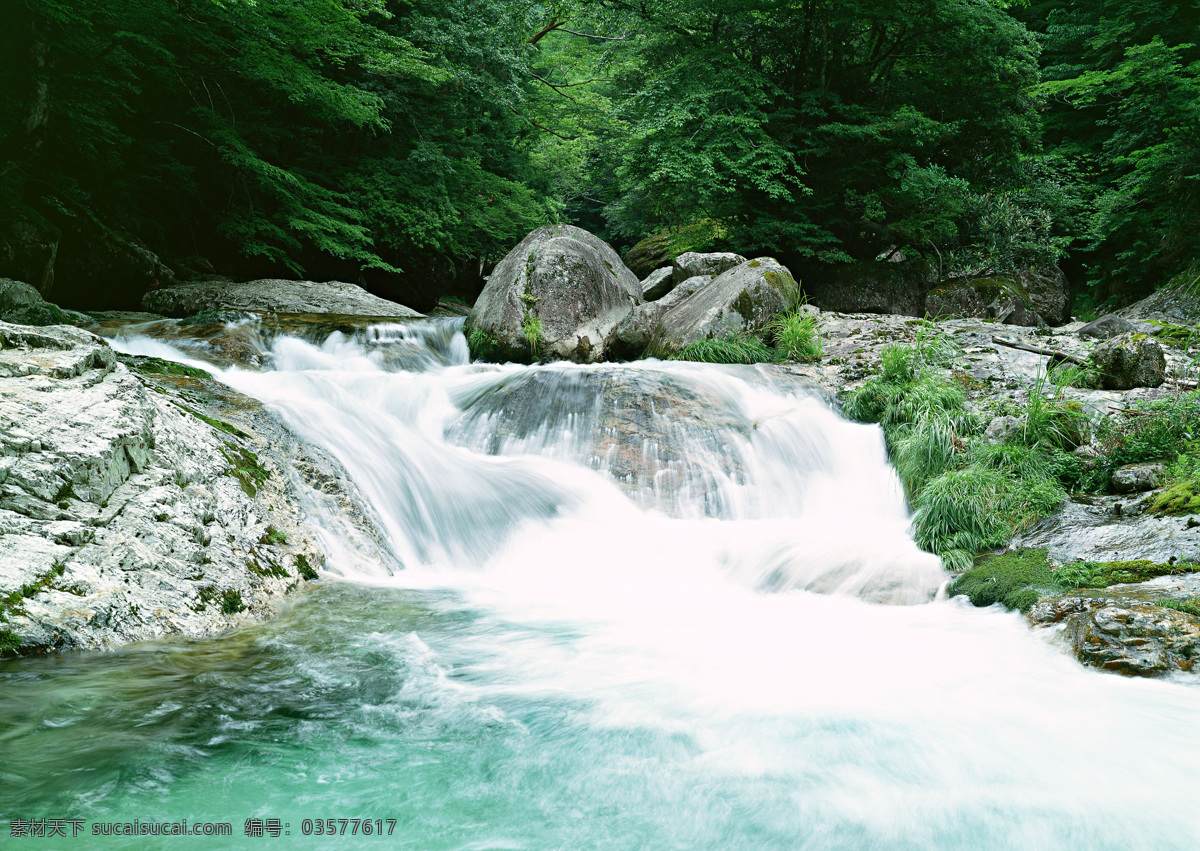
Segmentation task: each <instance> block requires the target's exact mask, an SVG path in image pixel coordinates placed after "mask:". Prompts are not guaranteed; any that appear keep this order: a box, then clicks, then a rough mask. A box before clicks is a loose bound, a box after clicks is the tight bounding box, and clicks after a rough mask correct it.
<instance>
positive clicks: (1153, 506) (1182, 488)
mask: <svg viewBox="0 0 1200 851" xmlns="http://www.w3.org/2000/svg"><path fill="white" fill-rule="evenodd" d="M1196 487H1197V483H1196V482H1194V481H1185V482H1176V483H1175V484H1173V485H1171V486H1170V487H1169V488H1167V489H1166V490H1164V491H1161V492H1160V493H1156V494H1155V495H1154V496H1152V497H1150V499H1149V501H1148V504H1147V508H1149V509H1150V511H1152V512H1154V513H1155V514H1157V515H1158V516H1160V517H1164V516H1179V515H1183V514H1200V493H1198V492H1197V489H1196Z"/></svg>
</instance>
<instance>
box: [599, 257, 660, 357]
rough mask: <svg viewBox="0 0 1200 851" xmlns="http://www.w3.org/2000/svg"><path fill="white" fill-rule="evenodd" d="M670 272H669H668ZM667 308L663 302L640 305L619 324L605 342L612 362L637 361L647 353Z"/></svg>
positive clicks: (606, 352)
mask: <svg viewBox="0 0 1200 851" xmlns="http://www.w3.org/2000/svg"><path fill="white" fill-rule="evenodd" d="M668 271H669V270H668ZM666 312H667V308H666V307H665V306H664V305H663V304H662V302H657V301H648V302H646V303H645V304H639V305H638V306H637V307H635V308H634V309H633V310H631V311H629V313H628V314H626V315H625V318H624V319H622V320H621V321H620V322H618V323H617V325H616V327H615V328H613V330H612V333H611V334H610V335H609V338H608V340H607V341H606V342H605V345H604V349H605V355H606V357H607V358H608V359H609V360H611V361H624V360H637V359H638V358H640V357H641V356H642V355H644V354H645V353H646V349H647V348H648V347H649V345H650V341H651V340H653V339H654V335H655V333H657V331H658V327H659V324H660V323H661V322H662V317H663V314H665V313H666Z"/></svg>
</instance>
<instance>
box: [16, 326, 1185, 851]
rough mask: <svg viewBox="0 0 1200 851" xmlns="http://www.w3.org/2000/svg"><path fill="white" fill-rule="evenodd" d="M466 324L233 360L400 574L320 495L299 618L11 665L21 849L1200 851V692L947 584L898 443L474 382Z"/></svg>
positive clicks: (673, 368)
mask: <svg viewBox="0 0 1200 851" xmlns="http://www.w3.org/2000/svg"><path fill="white" fill-rule="evenodd" d="M460 325H461V320H457V321H456V320H438V321H426V322H420V321H414V322H408V323H390V324H381V325H377V326H372V327H371V328H369V329H366V330H365V331H362V332H360V333H343V332H342V331H333V332H332V333H323V334H322V335H320V336H319V337H318V338H313V336H312V335H311V334H310V335H308V336H307V337H306V336H305V335H302V334H279V335H274V336H272V337H270V338H269V339H264V341H263V343H262V347H263V354H264V361H265V362H266V363H267V368H266V369H263V370H250V369H241V368H238V367H232V368H228V369H223V370H216V371H215V374H216V375H217V376H218V377H219V378H220V379H221V380H222V381H223V382H225V383H227V384H229V385H230V386H231V387H233V388H234V389H236V390H238V391H240V392H242V393H245V394H247V395H249V396H252V397H254V398H256V399H259V400H261V401H262V402H263V403H264V404H265V405H267V406H268V407H270V408H271V409H272V410H274V411H276V412H277V413H278V415H279V416H280V417H282V418H283V419H284V421H285V422H287V423H288V425H289V427H290V428H292V429H293V430H294V431H295V432H296V433H297V434H298V435H300V436H301V437H302V438H303V439H305V440H307V441H309V442H310V443H313V444H316V445H318V446H319V447H321V448H322V449H323V450H325V451H327V452H329V453H330V454H331V455H333V456H334V457H336V458H337V459H338V460H339V461H340V462H341V463H342V465H343V466H344V467H345V469H346V470H347V473H348V475H349V476H350V477H351V478H352V479H353V480H354V482H355V483H356V485H357V486H358V488H359V489H360V490H361V491H362V493H363V494H364V496H365V497H366V498H367V499H368V500H369V502H370V505H371V507H372V509H373V510H374V511H375V513H376V519H377V522H378V524H379V526H380V528H381V534H382V536H383V538H384V539H385V540H386V541H387V542H388V544H389V549H390V551H391V555H392V556H393V561H392V562H391V563H388V564H381V563H379V562H378V560H377V559H376V560H373V559H370V558H367V557H365V555H364V554H363V553H362V552H359V551H357V550H356V549H355V547H354V546H353V544H352V542H350V541H348V540H346V539H344V538H342V537H341V536H339V534H338V528H339V526H338V519H337V518H336V517H323V516H317V515H316V514H315V512H316V511H317V509H316V507H315V504H314V507H313V509H312V510H313V512H314V515H313V516H312V517H310V520H311V522H312V523H313V525H314V526H315V527H316V528H317V529H318V531H319V533H320V536H321V540H322V544H323V545H324V547H325V549H326V551H327V552H328V554H329V561H328V563H327V565H326V570H325V571H324V573H323V579H324V580H325V581H323V582H319V583H313V584H311V585H310V586H308V587H307V588H305V589H303V590H302V591H300V592H298V593H297V594H296V595H294V596H293V597H292V598H291V600H290V602H289V603H288V604H287V605H286V607H285V609H284V610H283V611H282V612H281V614H280V616H279V617H278V618H276V619H275V620H273V621H271V622H269V623H266V624H261V625H256V626H248V627H244V628H240V629H237V630H234V631H232V632H229V633H226V634H224V635H221V636H218V637H216V638H211V639H204V640H184V639H163V640H159V641H152V642H143V643H141V644H137V645H131V646H128V647H125V648H123V649H120V650H117V651H114V652H111V653H106V654H64V655H61V656H52V657H47V658H41V659H23V660H9V661H0V786H2V788H3V789H4V794H3V796H0V831H3V833H2V835H3V836H4V838H5V839H6V840H7V839H8V835H9V829H8V826H6V825H5V824H3V823H4V822H6V821H7V822H10V823H11V821H12V820H14V819H33V818H64V819H65V818H74V819H82V820H84V821H85V822H86V823H98V822H112V821H116V822H132V821H134V820H138V821H140V822H142V823H149V822H166V821H179V820H181V819H185V818H186V819H187V820H188V821H189V822H190V823H197V822H203V821H213V822H229V823H231V824H232V825H233V836H232V837H223V838H215V837H182V838H157V837H149V838H147V837H134V838H128V837H91V836H89V837H88V838H87V839H86V840H85V839H83V838H82V837H80V838H79V839H77V840H75V841H74V843H78V844H79V847H122V848H146V847H164V848H175V847H211V848H216V847H238V848H241V847H245V848H252V847H261V845H262V844H263V843H264V842H267V843H269V842H272V841H273V840H271V839H270V838H269V837H264V838H258V837H252V836H246V835H245V831H244V827H245V823H246V820H247V819H261V820H264V821H266V820H269V819H278V820H279V825H280V831H281V838H280V839H279V840H278V841H279V842H283V841H286V842H287V843H288V845H289V847H292V846H294V847H302V848H303V847H312V848H325V847H338V848H342V847H345V848H356V847H363V848H371V847H389V848H391V847H400V848H414V849H442V848H446V849H450V848H472V849H474V848H478V849H550V848H614V849H627V848H647V849H660V848H680V849H741V848H746V849H767V848H780V849H793V848H820V849H826V848H847V849H851V848H863V849H868V848H870V849H877V848H889V849H891V848H896V849H908V848H912V849H931V848H946V849H952V848H972V849H990V848H995V849H1011V848H1087V849H1105V848H1112V849H1130V848H1154V849H1174V848H1179V849H1186V848H1195V847H1197V846H1200V805H1198V804H1197V801H1200V771H1197V766H1200V732H1198V731H1200V688H1198V687H1197V685H1196V681H1195V679H1191V678H1180V679H1177V680H1130V679H1124V678H1121V677H1117V676H1114V675H1109V674H1102V673H1098V672H1095V671H1091V670H1087V669H1085V668H1083V667H1082V666H1080V665H1079V664H1078V663H1077V662H1075V661H1074V660H1073V659H1072V658H1071V657H1070V656H1069V655H1067V654H1066V653H1065V652H1064V651H1063V649H1062V648H1060V647H1059V646H1058V645H1057V644H1056V643H1055V641H1054V638H1053V635H1052V634H1051V633H1049V632H1045V631H1043V632H1033V631H1031V630H1030V629H1029V628H1028V626H1027V625H1026V624H1025V622H1024V620H1023V619H1022V618H1021V617H1020V616H1019V615H1016V614H1012V613H1007V612H1003V611H999V610H997V609H986V610H982V609H974V608H971V607H970V606H969V605H967V604H966V603H965V602H964V601H962V600H946V599H942V598H941V597H940V595H939V589H940V588H941V586H942V585H943V584H944V579H945V576H944V574H943V572H942V570H941V567H940V564H939V563H938V560H937V559H936V558H934V557H933V556H930V555H928V554H926V553H922V552H920V551H919V550H918V549H917V548H916V546H915V545H914V544H913V543H912V541H911V538H910V537H909V535H908V523H909V517H908V514H907V509H906V506H905V501H904V495H903V491H902V488H901V486H900V484H899V481H898V480H897V478H896V476H895V474H894V472H893V471H892V470H891V468H890V467H889V466H888V464H887V459H886V452H885V449H884V446H883V441H882V437H881V435H880V433H879V431H878V429H876V428H874V427H866V426H860V425H855V424H851V423H848V422H846V421H844V420H842V419H841V418H840V417H839V416H838V415H837V413H836V412H835V411H834V410H833V409H832V407H831V403H830V401H829V400H828V399H826V398H825V397H824V396H823V394H822V393H821V392H820V391H819V390H818V389H817V388H815V387H812V386H809V385H807V384H806V383H805V382H804V381H803V380H801V379H800V378H798V377H796V376H792V375H789V374H787V373H786V371H781V370H779V369H778V368H774V367H715V366H703V365H696V364H680V363H660V362H657V361H647V362H642V363H638V364H631V365H598V366H575V365H561V364H560V365H543V366H533V367H528V366H516V365H508V366H500V367H497V366H481V365H472V364H469V363H468V362H467V356H466V346H465V341H464V340H463V338H462V335H461V333H460V331H459V326H460ZM114 346H115V347H117V348H119V349H121V350H124V351H126V352H129V353H134V354H152V355H158V356H165V357H171V358H174V359H177V360H181V361H186V362H190V363H196V364H198V365H201V358H200V356H199V354H198V352H197V351H196V350H190V349H189V348H188V347H187V346H186V345H185V344H184V343H181V342H180V341H178V340H175V341H172V342H169V343H168V342H164V341H163V340H162V339H159V338H155V337H152V336H147V335H145V334H141V333H140V332H137V331H136V330H135V331H133V332H131V333H127V334H124V335H122V336H120V337H119V338H118V339H116V340H114ZM207 368H209V369H213V367H211V366H208V367H207ZM324 819H360V820H368V821H370V822H371V823H372V824H381V825H382V827H383V831H384V835H382V836H381V835H379V834H378V833H376V832H373V833H372V834H371V835H364V834H363V833H362V832H361V830H362V828H361V825H360V827H359V830H360V832H359V833H358V834H357V835H351V834H350V833H349V832H347V833H346V834H345V835H341V836H339V837H338V838H337V839H336V840H332V839H331V838H330V837H328V836H318V835H315V834H316V830H317V828H316V825H317V820H324ZM322 828H323V825H322ZM372 829H373V830H374V828H372ZM284 834H287V835H286V839H285V838H284ZM29 841H30V842H31V843H35V844H36V842H35V840H29ZM60 841H61V842H62V847H73V846H74V843H72V842H71V841H70V840H60ZM14 843H16V840H14ZM43 844H45V843H43ZM46 847H50V846H49V845H46ZM55 847H57V846H55Z"/></svg>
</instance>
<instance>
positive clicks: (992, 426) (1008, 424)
mask: <svg viewBox="0 0 1200 851" xmlns="http://www.w3.org/2000/svg"><path fill="white" fill-rule="evenodd" d="M1024 428H1025V418H1024V417H996V418H995V419H993V420H992V421H991V422H990V423H988V426H987V429H986V430H985V431H984V432H983V439H984V440H985V441H987V442H988V443H1007V442H1008V439H1009V437H1011V436H1012V435H1014V434H1019V433H1020V432H1021V431H1022V430H1023V429H1024Z"/></svg>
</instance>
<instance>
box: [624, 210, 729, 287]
mask: <svg viewBox="0 0 1200 851" xmlns="http://www.w3.org/2000/svg"><path fill="white" fill-rule="evenodd" d="M724 238H725V228H724V227H722V226H721V225H720V224H719V223H718V222H715V221H713V220H712V219H701V220H700V221H698V222H694V223H692V224H690V225H685V226H684V227H682V228H679V229H677V230H664V231H659V232H658V233H656V234H653V235H652V236H648V237H646V238H645V239H643V240H642V241H640V242H639V243H637V245H635V246H633V248H631V249H629V251H627V252H626V253H625V265H626V266H628V267H629V270H630V271H631V272H633V273H634V274H635V275H637V276H638V278H645V277H646V276H647V275H649V274H650V273H651V272H653V271H654V270H655V269H658V268H660V267H664V266H666V267H669V266H670V265H671V261H672V260H674V259H675V258H676V257H678V256H679V255H680V254H683V253H685V252H688V251H711V250H713V249H715V248H720V247H721V245H722V243H723V242H724Z"/></svg>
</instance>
